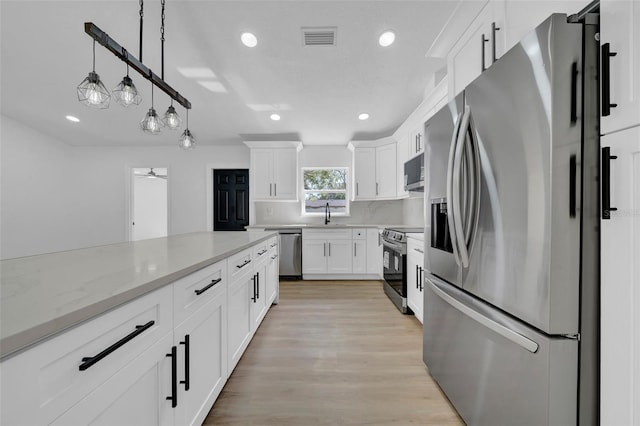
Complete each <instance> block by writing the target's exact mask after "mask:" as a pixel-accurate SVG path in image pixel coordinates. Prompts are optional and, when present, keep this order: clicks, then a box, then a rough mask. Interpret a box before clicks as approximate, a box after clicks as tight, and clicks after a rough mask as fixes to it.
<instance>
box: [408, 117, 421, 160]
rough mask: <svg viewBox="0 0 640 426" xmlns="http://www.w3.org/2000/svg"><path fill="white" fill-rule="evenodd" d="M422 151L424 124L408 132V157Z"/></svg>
mask: <svg viewBox="0 0 640 426" xmlns="http://www.w3.org/2000/svg"><path fill="white" fill-rule="evenodd" d="M421 152H424V125H420V126H419V127H416V128H415V129H413V131H412V132H411V133H410V134H409V158H411V157H413V156H415V155H416V154H419V153H421Z"/></svg>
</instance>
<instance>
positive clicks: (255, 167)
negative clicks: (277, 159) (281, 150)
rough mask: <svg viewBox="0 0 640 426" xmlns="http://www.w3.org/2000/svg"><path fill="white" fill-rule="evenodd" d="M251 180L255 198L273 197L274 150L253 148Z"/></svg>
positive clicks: (250, 185)
mask: <svg viewBox="0 0 640 426" xmlns="http://www.w3.org/2000/svg"><path fill="white" fill-rule="evenodd" d="M251 178H252V179H251V181H250V182H249V187H250V188H251V192H252V193H253V200H254V201H255V200H269V199H271V198H273V150H272V149H265V148H254V149H252V150H251Z"/></svg>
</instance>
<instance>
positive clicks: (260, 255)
mask: <svg viewBox="0 0 640 426" xmlns="http://www.w3.org/2000/svg"><path fill="white" fill-rule="evenodd" d="M267 253H269V240H267V241H263V242H261V243H258V244H256V245H255V246H253V253H252V254H253V259H255V261H256V262H260V261H261V260H263V259H266V258H267Z"/></svg>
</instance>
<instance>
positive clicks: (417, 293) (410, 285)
mask: <svg viewBox="0 0 640 426" xmlns="http://www.w3.org/2000/svg"><path fill="white" fill-rule="evenodd" d="M422 246H423V242H422V241H419V240H416V239H413V238H409V239H408V240H407V305H408V306H409V307H410V308H411V310H412V311H413V313H414V314H415V316H416V318H418V320H419V321H420V322H423V305H424V302H423V300H422V298H423V289H424V282H423V278H424V266H423V262H424V259H423V256H424V250H423V249H422Z"/></svg>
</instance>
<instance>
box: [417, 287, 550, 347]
mask: <svg viewBox="0 0 640 426" xmlns="http://www.w3.org/2000/svg"><path fill="white" fill-rule="evenodd" d="M426 280H427V282H428V283H429V286H430V287H431V290H433V292H434V293H435V294H436V295H438V296H439V297H440V298H441V299H442V300H444V301H445V302H447V303H448V304H449V305H451V306H452V307H453V308H455V309H457V310H458V311H460V312H462V313H463V314H464V315H466V316H468V317H469V318H471V319H473V320H474V321H477V322H478V323H480V324H482V325H483V326H485V327H486V328H488V329H490V330H492V331H494V332H496V333H498V334H499V335H501V336H502V337H504V338H506V339H509V340H510V341H512V342H513V343H515V344H517V345H519V346H521V347H522V348H524V349H526V350H528V351H529V352H531V353H536V352H537V351H538V344H537V343H536V342H534V341H533V340H531V339H529V338H527V337H525V336H523V335H522V334H520V333H517V332H515V331H513V330H511V329H510V328H507V327H505V326H504V325H502V324H499V323H497V322H495V321H493V320H492V319H490V318H487V317H486V316H484V315H482V314H481V313H479V312H477V311H476V310H474V309H473V308H471V307H469V306H467V305H465V304H464V303H462V302H460V301H459V300H457V299H456V298H454V297H453V296H451V295H449V294H447V293H446V292H444V291H443V290H441V289H440V287H439V286H438V285H436V284H435V283H434V282H433V281H431V279H430V278H426Z"/></svg>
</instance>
